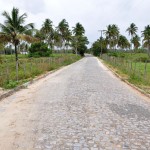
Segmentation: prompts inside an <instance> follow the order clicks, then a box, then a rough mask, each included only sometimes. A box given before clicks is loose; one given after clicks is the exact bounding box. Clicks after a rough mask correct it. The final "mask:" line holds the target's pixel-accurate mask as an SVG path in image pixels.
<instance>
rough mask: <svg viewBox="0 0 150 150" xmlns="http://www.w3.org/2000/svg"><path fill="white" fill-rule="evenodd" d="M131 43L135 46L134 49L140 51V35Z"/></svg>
mask: <svg viewBox="0 0 150 150" xmlns="http://www.w3.org/2000/svg"><path fill="white" fill-rule="evenodd" d="M131 43H132V44H133V45H134V49H138V48H139V46H140V45H141V44H140V37H139V36H138V35H135V36H134V37H133V38H132V40H131Z"/></svg>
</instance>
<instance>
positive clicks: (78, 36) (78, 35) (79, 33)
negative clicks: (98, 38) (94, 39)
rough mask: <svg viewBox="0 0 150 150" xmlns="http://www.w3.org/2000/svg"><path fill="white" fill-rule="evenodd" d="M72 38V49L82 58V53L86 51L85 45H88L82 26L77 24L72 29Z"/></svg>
mask: <svg viewBox="0 0 150 150" xmlns="http://www.w3.org/2000/svg"><path fill="white" fill-rule="evenodd" d="M73 34H74V35H73V36H72V47H74V49H75V53H76V54H77V53H79V54H80V55H81V56H84V53H85V51H86V49H87V47H86V45H87V44H88V43H89V41H88V39H87V37H86V36H85V29H84V27H83V26H82V24H80V23H77V24H76V25H75V27H73Z"/></svg>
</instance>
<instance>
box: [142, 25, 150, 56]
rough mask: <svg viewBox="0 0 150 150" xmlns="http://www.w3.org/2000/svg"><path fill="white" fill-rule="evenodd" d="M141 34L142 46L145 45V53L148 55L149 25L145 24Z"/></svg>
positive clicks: (149, 50)
mask: <svg viewBox="0 0 150 150" xmlns="http://www.w3.org/2000/svg"><path fill="white" fill-rule="evenodd" d="M142 36H143V37H144V39H143V42H144V47H147V53H148V56H149V57H150V25H148V26H146V27H145V29H144V31H142Z"/></svg>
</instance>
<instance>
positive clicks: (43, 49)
mask: <svg viewBox="0 0 150 150" xmlns="http://www.w3.org/2000/svg"><path fill="white" fill-rule="evenodd" d="M51 53H52V50H50V49H49V48H48V45H47V44H45V43H43V42H39V43H33V44H31V47H30V48H29V57H47V56H50V54H51Z"/></svg>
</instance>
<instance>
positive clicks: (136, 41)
mask: <svg viewBox="0 0 150 150" xmlns="http://www.w3.org/2000/svg"><path fill="white" fill-rule="evenodd" d="M137 31H138V27H137V26H136V25H135V24H134V23H131V24H130V26H129V27H128V28H127V29H126V32H128V34H129V36H130V40H128V39H127V37H126V36H124V35H122V34H120V29H119V27H118V26H117V25H116V24H112V25H108V26H107V28H106V30H104V31H103V32H104V35H105V38H103V37H100V39H98V40H97V41H96V42H94V43H93V45H92V50H93V53H94V54H95V55H99V54H100V51H101V50H102V52H106V51H107V50H114V51H116V50H117V49H121V50H132V51H134V52H135V51H136V50H138V49H139V48H140V47H141V46H142V47H143V48H145V49H146V50H147V53H148V56H149V57H150V25H147V26H146V27H145V28H144V30H143V31H142V32H141V33H142V38H143V39H141V37H140V36H139V35H138V34H137ZM141 40H142V44H141ZM100 46H101V47H100ZM132 47H133V48H132Z"/></svg>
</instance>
